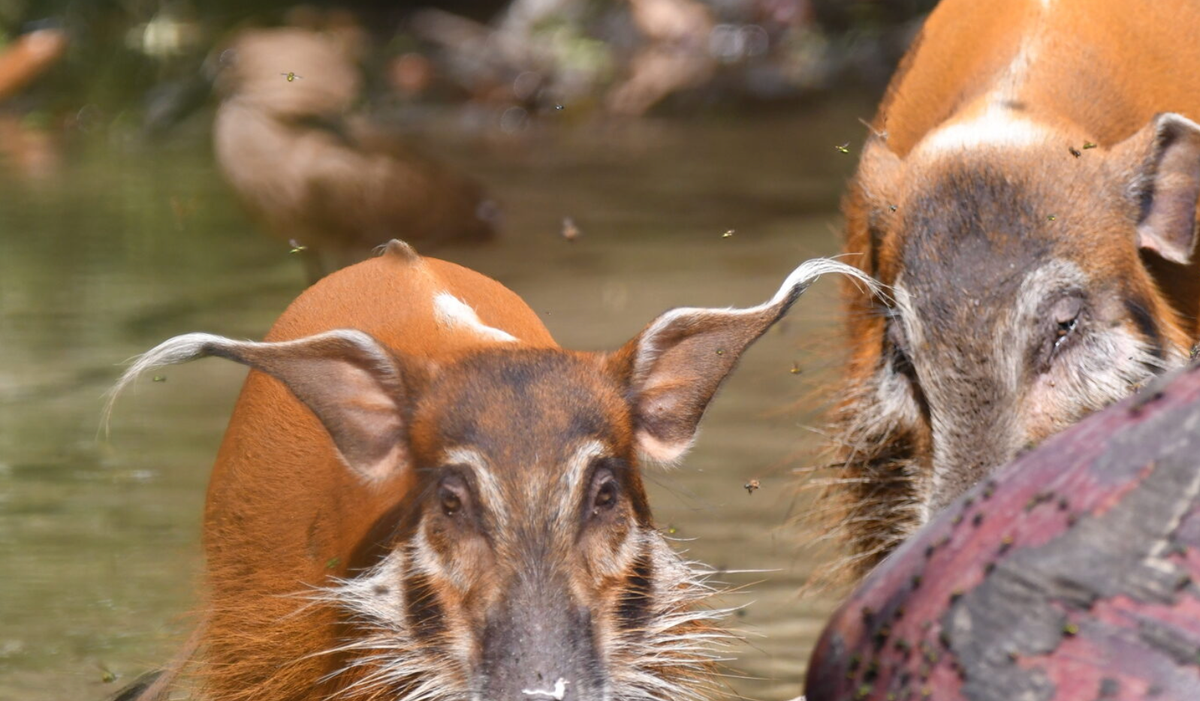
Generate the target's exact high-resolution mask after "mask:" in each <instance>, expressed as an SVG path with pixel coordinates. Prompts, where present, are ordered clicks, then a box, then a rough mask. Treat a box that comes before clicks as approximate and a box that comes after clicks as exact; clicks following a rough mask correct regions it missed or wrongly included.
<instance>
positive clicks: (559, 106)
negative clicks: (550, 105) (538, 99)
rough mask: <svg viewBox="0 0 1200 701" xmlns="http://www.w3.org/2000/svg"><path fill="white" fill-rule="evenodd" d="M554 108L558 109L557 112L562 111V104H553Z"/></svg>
mask: <svg viewBox="0 0 1200 701" xmlns="http://www.w3.org/2000/svg"><path fill="white" fill-rule="evenodd" d="M554 109H556V110H558V111H559V112H562V111H563V106H562V105H555V106H554Z"/></svg>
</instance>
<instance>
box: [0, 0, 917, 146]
mask: <svg viewBox="0 0 1200 701" xmlns="http://www.w3.org/2000/svg"><path fill="white" fill-rule="evenodd" d="M933 4H934V3H933V0H508V1H504V0H439V1H435V2H429V3H425V2H414V1H412V0H408V1H402V2H392V3H380V2H366V1H364V0H359V1H358V2H341V3H323V4H310V5H299V6H298V5H296V4H294V3H292V2H288V1H287V0H251V1H245V0H204V2H199V1H198V0H193V1H190V2H189V1H188V0H0V45H4V44H9V43H11V42H12V41H13V40H14V39H15V38H16V37H18V36H19V35H21V34H25V33H28V32H30V31H32V30H35V29H38V28H48V27H49V28H56V29H58V30H61V31H62V32H65V34H66V37H67V39H68V48H67V50H66V52H65V55H64V56H63V57H62V60H61V61H59V62H58V63H57V65H55V66H54V67H53V68H51V69H50V70H49V71H47V72H46V73H45V75H43V76H42V77H41V78H40V79H39V80H38V81H37V82H36V84H34V85H33V86H32V87H30V88H28V89H27V90H25V91H24V92H23V93H22V94H20V95H19V96H16V97H14V98H12V99H10V100H9V103H8V105H7V109H8V110H9V111H17V112H19V113H21V114H22V115H24V120H25V125H26V126H30V127H52V126H62V127H64V128H66V129H67V130H73V129H80V130H85V131H86V130H91V129H95V128H98V127H105V126H109V125H112V124H113V123H118V124H120V123H126V124H129V125H131V126H133V125H141V124H142V123H143V121H144V119H145V117H146V115H147V113H150V114H151V117H152V120H153V114H154V111H155V109H156V108H157V105H158V104H159V103H160V102H162V101H166V100H171V99H177V95H178V93H180V92H182V91H186V90H189V89H194V86H190V85H189V81H192V80H194V79H195V78H196V77H197V76H201V75H202V74H203V70H204V61H205V59H206V57H208V56H209V55H210V52H211V51H212V50H213V48H214V47H217V46H219V45H220V44H221V43H222V42H224V41H228V39H229V37H231V36H232V35H233V34H234V33H235V32H236V31H237V30H240V29H244V28H248V27H266V26H277V25H284V24H291V25H298V26H305V27H308V28H312V29H318V30H325V31H329V32H334V33H339V34H340V36H341V37H342V38H343V39H344V41H345V43H346V45H347V48H348V49H350V50H351V51H352V52H353V53H354V55H355V58H356V59H357V60H358V61H359V62H360V64H361V67H362V68H363V69H364V74H365V76H366V79H367V83H366V85H367V91H366V93H365V95H366V98H365V99H366V101H367V103H368V105H369V106H371V107H372V108H376V111H378V112H380V113H388V112H389V111H395V110H400V111H403V110H410V111H413V110H416V108H418V107H420V106H422V105H430V104H435V105H454V106H471V107H479V106H485V107H488V108H492V109H499V112H498V115H500V114H503V111H504V110H505V109H507V108H508V107H511V106H516V107H519V108H520V109H524V110H528V111H530V112H533V111H536V110H545V109H547V108H556V107H557V106H558V105H561V104H564V103H565V104H566V105H567V106H569V107H570V108H572V110H574V112H575V113H576V114H595V113H600V114H614V113H619V114H632V115H638V114H643V113H646V112H648V111H651V110H653V111H657V112H665V113H669V114H680V113H683V114H689V113H692V112H695V111H697V110H704V111H714V110H726V109H731V108H732V109H737V108H746V107H752V108H761V107H763V106H765V105H779V104H784V105H791V104H795V103H797V102H804V101H810V100H813V99H817V98H819V97H820V96H822V95H823V94H826V93H827V92H829V91H831V90H833V89H846V88H854V87H864V88H866V89H868V90H874V91H877V90H879V89H881V87H882V85H883V84H884V83H885V81H886V79H887V77H888V75H889V74H890V72H891V70H892V68H893V66H894V64H895V62H896V60H897V59H898V58H899V56H900V55H901V53H902V52H903V50H904V48H905V47H906V46H907V44H908V42H909V41H910V40H911V37H912V36H913V34H914V32H915V30H916V27H918V26H919V21H920V18H921V17H922V16H923V14H924V13H925V12H927V11H928V10H929V9H930V7H931V6H932V5H933ZM497 118H499V116H497ZM513 119H514V118H513V116H512V115H510V117H509V121H510V122H512V121H513Z"/></svg>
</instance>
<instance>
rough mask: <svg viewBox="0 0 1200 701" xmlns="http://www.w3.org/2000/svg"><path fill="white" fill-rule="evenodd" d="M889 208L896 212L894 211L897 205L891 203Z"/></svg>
mask: <svg viewBox="0 0 1200 701" xmlns="http://www.w3.org/2000/svg"><path fill="white" fill-rule="evenodd" d="M888 209H890V210H892V211H893V212H894V211H896V209H897V207H896V205H894V204H889V205H888Z"/></svg>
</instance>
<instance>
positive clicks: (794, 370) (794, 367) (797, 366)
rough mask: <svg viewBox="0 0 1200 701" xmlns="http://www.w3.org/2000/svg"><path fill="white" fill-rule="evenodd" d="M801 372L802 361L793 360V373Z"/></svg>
mask: <svg viewBox="0 0 1200 701" xmlns="http://www.w3.org/2000/svg"><path fill="white" fill-rule="evenodd" d="M801 372H803V371H802V370H801V369H800V363H797V362H793V363H792V374H793V375H799V374H800V373H801Z"/></svg>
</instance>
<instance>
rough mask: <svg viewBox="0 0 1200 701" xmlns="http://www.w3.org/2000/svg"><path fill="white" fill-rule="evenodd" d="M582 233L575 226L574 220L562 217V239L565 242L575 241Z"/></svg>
mask: <svg viewBox="0 0 1200 701" xmlns="http://www.w3.org/2000/svg"><path fill="white" fill-rule="evenodd" d="M580 236H583V232H582V231H580V230H579V227H578V226H575V220H574V219H572V218H570V217H563V228H562V237H563V238H564V239H566V240H567V241H577V240H578V239H579V237H580Z"/></svg>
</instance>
